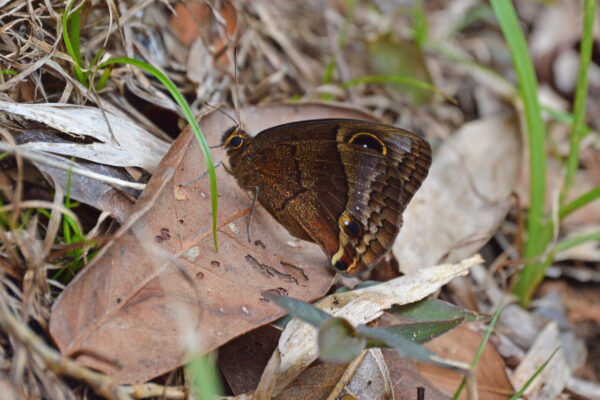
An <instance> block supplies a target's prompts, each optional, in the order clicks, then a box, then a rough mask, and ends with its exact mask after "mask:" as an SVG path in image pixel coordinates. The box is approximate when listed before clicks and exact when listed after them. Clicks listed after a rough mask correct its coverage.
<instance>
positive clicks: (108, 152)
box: [0, 100, 169, 172]
mask: <svg viewBox="0 0 600 400" xmlns="http://www.w3.org/2000/svg"><path fill="white" fill-rule="evenodd" d="M0 111H4V112H7V113H10V114H15V115H19V116H22V117H24V118H25V119H27V120H30V121H35V122H39V123H43V124H45V125H47V126H49V127H51V128H54V129H56V130H58V131H59V132H64V133H65V134H71V135H75V136H79V137H81V138H85V140H86V143H81V142H75V141H70V142H64V143H51V142H48V141H39V142H29V143H27V144H24V145H23V147H24V148H27V149H30V150H37V151H43V152H48V153H54V154H62V155H65V156H69V157H77V158H82V159H84V160H89V161H93V162H96V163H100V164H106V165H112V166H115V167H140V168H143V169H145V170H146V171H149V172H154V170H155V169H156V167H157V166H158V163H159V161H160V160H161V159H162V158H163V156H164V155H165V154H166V153H167V150H168V149H169V144H168V143H167V142H165V141H164V140H161V139H158V138H157V137H155V136H154V135H152V134H150V133H148V132H147V131H145V130H144V129H142V128H140V127H139V126H138V125H137V124H135V123H133V122H132V121H128V120H125V119H123V118H120V117H117V116H115V115H113V114H111V113H109V112H108V111H106V112H105V115H106V119H108V123H109V124H110V129H111V130H112V134H114V137H113V136H112V134H111V131H110V130H109V129H108V127H107V125H106V119H104V116H103V114H102V112H101V111H100V110H99V109H97V108H93V107H83V106H74V105H70V104H58V103H56V104H50V103H47V104H17V103H11V102H8V101H1V100H0ZM88 142H91V143H88Z"/></svg>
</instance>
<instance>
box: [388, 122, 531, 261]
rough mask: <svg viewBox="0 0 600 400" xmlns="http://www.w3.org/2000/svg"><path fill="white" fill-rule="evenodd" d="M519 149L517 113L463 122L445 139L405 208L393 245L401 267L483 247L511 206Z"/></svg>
mask: <svg viewBox="0 0 600 400" xmlns="http://www.w3.org/2000/svg"><path fill="white" fill-rule="evenodd" d="M520 154H521V141H520V138H519V130H518V126H517V124H516V121H515V118H514V115H512V114H511V115H509V116H494V117H490V118H486V119H482V120H477V121H473V122H469V123H467V124H464V125H463V126H462V127H461V128H460V129H459V131H458V132H456V133H455V134H454V136H452V137H451V138H450V139H449V140H448V141H446V142H445V143H444V144H443V146H442V148H441V149H440V150H439V151H438V152H437V153H436V154H435V155H434V157H433V163H432V165H431V168H430V170H429V175H428V176H427V179H425V182H424V183H423V186H422V187H421V189H419V191H417V193H416V194H415V197H414V198H413V200H412V201H411V202H410V203H409V204H408V207H407V208H406V211H405V212H404V226H403V227H402V229H401V230H400V234H399V235H398V238H397V239H396V242H395V244H394V247H393V249H392V250H393V252H394V254H395V255H396V257H397V258H398V262H399V263H400V269H401V270H402V271H403V272H405V273H408V272H411V271H413V270H415V269H417V268H420V267H421V266H423V265H433V264H437V263H440V262H454V261H457V260H460V259H462V258H465V257H467V256H469V255H471V254H473V253H474V252H476V251H477V250H478V249H479V248H481V247H482V246H483V245H484V244H485V243H486V242H487V241H488V240H489V238H490V237H491V236H492V235H493V234H494V232H495V231H496V230H497V228H498V226H499V224H500V223H501V222H502V221H503V219H504V216H505V215H506V213H507V211H508V208H509V205H510V194H511V192H512V190H513V188H514V186H515V184H516V181H517V176H518V173H519V169H520V164H521V158H520V157H521V156H520ZM410 238H420V239H421V240H418V241H416V242H413V241H410ZM409 241H410V245H409V244H408V243H409Z"/></svg>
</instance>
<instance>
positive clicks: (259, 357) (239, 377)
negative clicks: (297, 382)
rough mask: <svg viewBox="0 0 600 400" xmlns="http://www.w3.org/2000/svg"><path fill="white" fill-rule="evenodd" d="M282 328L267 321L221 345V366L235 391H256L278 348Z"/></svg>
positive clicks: (240, 392) (236, 392)
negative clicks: (263, 324) (270, 359)
mask: <svg viewBox="0 0 600 400" xmlns="http://www.w3.org/2000/svg"><path fill="white" fill-rule="evenodd" d="M280 335H281V330H279V329H277V328H275V327H273V326H272V325H266V326H263V327H261V328H258V329H255V330H253V331H252V332H248V333H247V334H245V335H243V336H241V337H239V338H237V339H234V340H232V341H231V342H229V343H227V344H226V345H224V346H222V347H221V348H220V349H219V360H218V363H219V369H220V370H221V373H222V374H223V376H224V377H225V380H226V381H227V383H228V384H229V387H230V388H231V390H232V391H233V393H234V394H236V395H240V394H244V393H248V392H252V391H253V390H255V389H256V387H257V386H258V382H259V380H260V377H261V375H262V373H263V370H264V369H265V366H266V365H267V362H268V361H269V358H270V357H271V354H272V353H273V351H274V350H275V349H276V348H277V342H278V341H279V336H280Z"/></svg>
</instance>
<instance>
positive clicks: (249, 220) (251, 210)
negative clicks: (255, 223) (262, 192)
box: [247, 186, 258, 243]
mask: <svg viewBox="0 0 600 400" xmlns="http://www.w3.org/2000/svg"><path fill="white" fill-rule="evenodd" d="M257 199H258V186H254V199H253V200H252V207H251V208H250V217H249V218H248V228H247V229H248V231H247V232H248V243H252V239H251V237H250V226H252V216H253V215H254V208H255V207H256V200H257Z"/></svg>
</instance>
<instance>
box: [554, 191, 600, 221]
mask: <svg viewBox="0 0 600 400" xmlns="http://www.w3.org/2000/svg"><path fill="white" fill-rule="evenodd" d="M598 198H600V186H597V187H595V188H593V189H592V190H590V191H589V192H586V193H584V194H582V195H581V196H579V197H578V198H576V199H575V200H573V201H572V202H570V203H569V204H567V205H565V206H563V207H561V208H560V210H559V211H558V218H560V219H561V220H562V219H563V218H565V217H566V216H567V215H569V214H571V213H572V212H573V211H575V210H578V209H580V208H581V207H583V206H585V205H586V204H589V203H591V202H592V201H594V200H596V199H598Z"/></svg>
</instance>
